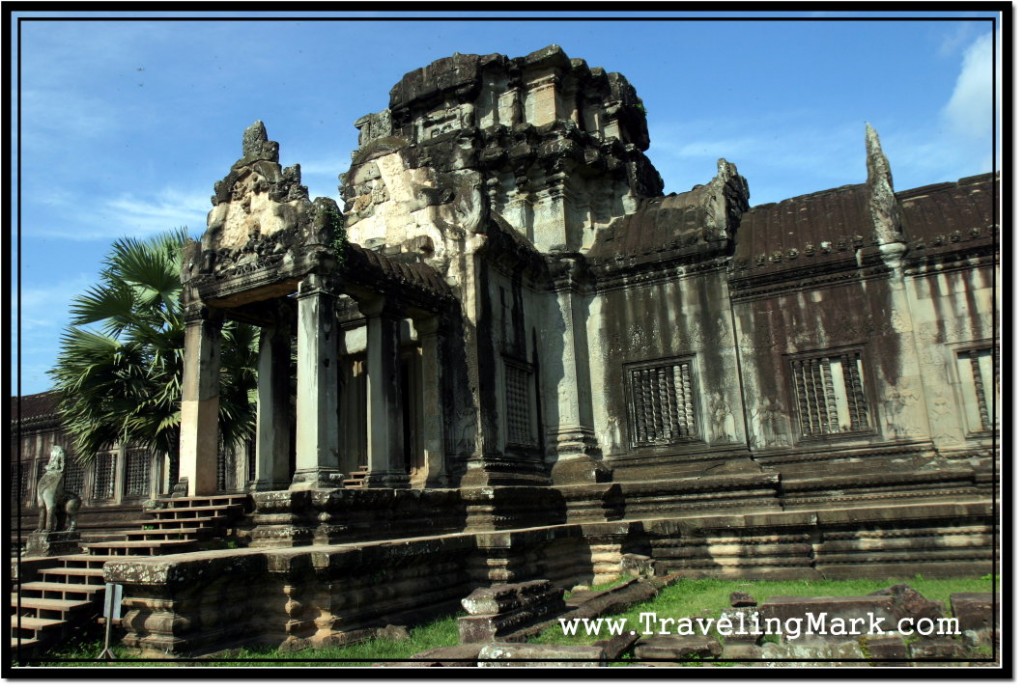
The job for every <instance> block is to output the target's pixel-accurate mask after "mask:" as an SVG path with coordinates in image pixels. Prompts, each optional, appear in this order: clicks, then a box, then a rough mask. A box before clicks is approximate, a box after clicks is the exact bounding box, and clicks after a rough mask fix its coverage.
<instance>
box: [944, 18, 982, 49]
mask: <svg viewBox="0 0 1024 691" xmlns="http://www.w3.org/2000/svg"><path fill="white" fill-rule="evenodd" d="M974 31H975V24H974V22H964V23H962V24H957V25H956V28H955V29H953V30H952V31H950V32H948V33H946V34H945V35H944V36H943V37H942V42H941V43H940V44H939V55H941V56H943V57H948V56H951V55H954V54H956V53H957V52H959V51H960V49H961V48H962V47H963V45H964V44H965V43H967V41H969V40H971V35H972V34H973V33H974Z"/></svg>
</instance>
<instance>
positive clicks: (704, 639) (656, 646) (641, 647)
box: [633, 635, 722, 660]
mask: <svg viewBox="0 0 1024 691" xmlns="http://www.w3.org/2000/svg"><path fill="white" fill-rule="evenodd" d="M633 654H634V655H635V656H636V657H637V659H639V660H701V659H707V658H712V657H714V658H717V657H719V656H720V655H721V654H722V644H721V643H719V642H718V640H717V639H715V638H712V637H711V636H671V635H669V636H650V637H647V638H642V639H641V640H640V642H639V643H637V646H636V648H635V649H634V653H633Z"/></svg>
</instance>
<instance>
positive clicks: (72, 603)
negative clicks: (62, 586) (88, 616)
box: [11, 593, 93, 621]
mask: <svg viewBox="0 0 1024 691" xmlns="http://www.w3.org/2000/svg"><path fill="white" fill-rule="evenodd" d="M11 606H12V607H14V608H15V611H16V612H19V613H20V614H21V616H22V618H24V617H26V616H27V617H31V618H36V619H43V618H45V619H59V620H60V621H66V620H67V619H68V617H70V616H71V613H72V612H74V611H75V610H78V609H82V608H83V607H92V606H93V602H92V601H91V600H60V599H56V598H51V597H24V596H22V597H21V598H20V599H19V598H18V594H17V593H11ZM47 615H49V616H47ZM15 616H17V615H15Z"/></svg>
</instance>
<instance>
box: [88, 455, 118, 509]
mask: <svg viewBox="0 0 1024 691" xmlns="http://www.w3.org/2000/svg"><path fill="white" fill-rule="evenodd" d="M116 467H117V451H100V452H99V453H98V454H96V461H95V463H94V465H93V482H92V498H93V499H113V497H114V474H115V468H116Z"/></svg>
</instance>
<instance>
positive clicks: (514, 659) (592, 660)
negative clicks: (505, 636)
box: [477, 643, 606, 667]
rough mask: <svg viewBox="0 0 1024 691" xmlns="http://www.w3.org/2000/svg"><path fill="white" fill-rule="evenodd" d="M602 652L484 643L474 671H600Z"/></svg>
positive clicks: (588, 648)
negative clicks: (521, 669) (486, 668)
mask: <svg viewBox="0 0 1024 691" xmlns="http://www.w3.org/2000/svg"><path fill="white" fill-rule="evenodd" d="M605 660H606V658H605V653H604V650H602V649H601V648H599V647H597V646H568V645H565V646H563V645H535V644H531V643H488V644H487V645H485V646H484V647H483V648H482V649H481V650H480V655H479V656H478V657H477V666H478V667H604V666H606V662H605Z"/></svg>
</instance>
